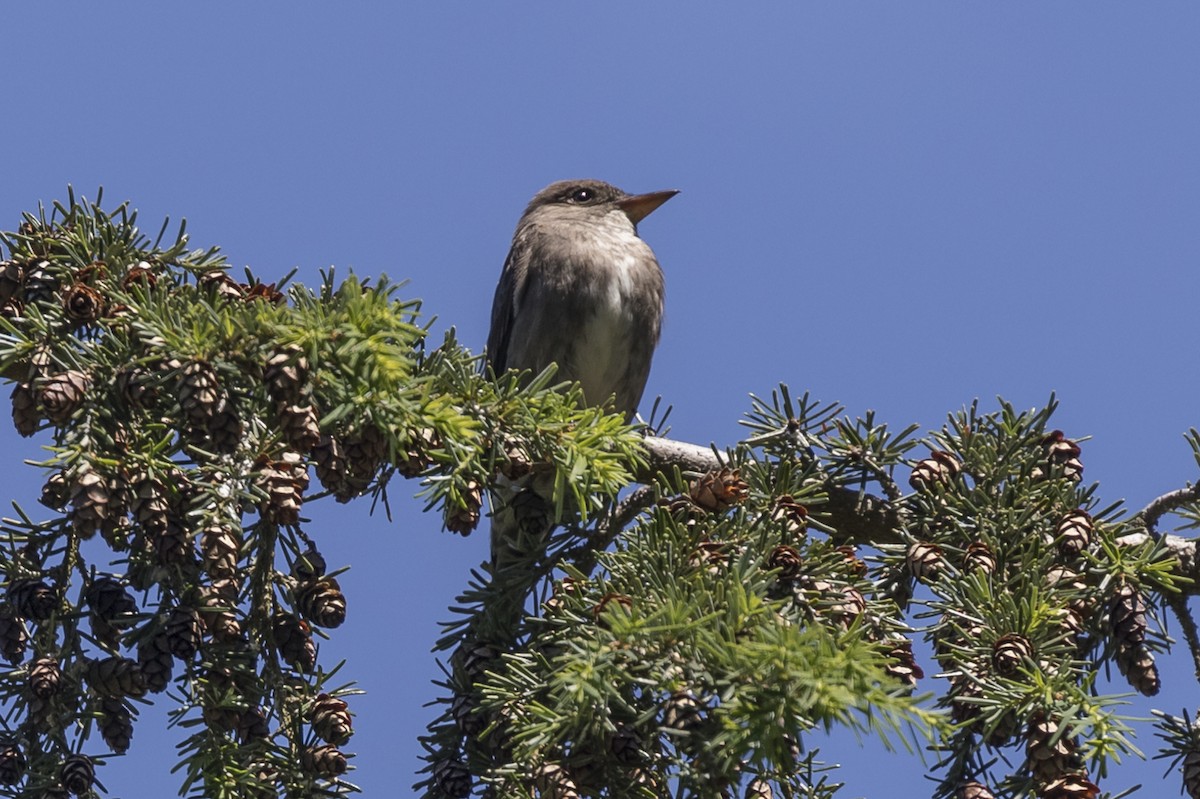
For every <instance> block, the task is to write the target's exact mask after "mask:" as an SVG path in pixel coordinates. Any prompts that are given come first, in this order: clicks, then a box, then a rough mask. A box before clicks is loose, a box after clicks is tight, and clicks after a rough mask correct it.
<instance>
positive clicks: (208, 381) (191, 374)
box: [178, 361, 222, 430]
mask: <svg viewBox="0 0 1200 799" xmlns="http://www.w3.org/2000/svg"><path fill="white" fill-rule="evenodd" d="M178 392H179V407H180V408H182V409H183V412H184V415H186V416H187V419H188V421H189V422H190V423H191V425H192V426H193V427H195V428H196V429H198V430H207V429H208V427H209V423H210V422H211V421H212V418H213V416H215V415H216V413H217V411H219V410H220V409H221V400H222V392H221V383H220V380H219V379H218V378H217V373H216V372H215V371H213V368H212V367H211V366H210V365H208V364H207V363H206V362H204V361H191V362H190V363H188V364H186V365H185V366H184V367H183V369H181V370H180V372H179V383H178Z"/></svg>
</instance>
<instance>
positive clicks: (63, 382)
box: [14, 370, 92, 424]
mask: <svg viewBox="0 0 1200 799" xmlns="http://www.w3.org/2000/svg"><path fill="white" fill-rule="evenodd" d="M91 384H92V381H91V378H90V377H88V374H87V372H81V371H78V370H73V371H70V372H62V373H61V374H57V375H52V376H50V377H45V378H42V379H41V380H40V381H39V382H38V387H37V388H38V400H39V401H40V402H41V406H42V411H43V412H44V413H45V414H46V418H47V419H49V420H50V421H52V422H54V423H55V424H66V423H67V422H68V421H70V419H71V416H72V415H73V414H74V413H75V411H77V410H78V409H79V406H81V405H82V404H83V399H84V397H85V396H87V391H88V388H89V387H90V386H91ZM14 408H15V406H14Z"/></svg>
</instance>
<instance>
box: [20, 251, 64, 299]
mask: <svg viewBox="0 0 1200 799" xmlns="http://www.w3.org/2000/svg"><path fill="white" fill-rule="evenodd" d="M56 291H58V280H57V279H56V278H55V277H54V275H53V273H52V271H51V268H50V262H49V261H37V262H35V263H33V264H32V265H28V266H27V267H26V270H25V302H47V301H49V300H53V299H54V293H55V292H56Z"/></svg>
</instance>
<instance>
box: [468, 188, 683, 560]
mask: <svg viewBox="0 0 1200 799" xmlns="http://www.w3.org/2000/svg"><path fill="white" fill-rule="evenodd" d="M676 193H677V192H674V191H661V192H653V193H651V194H639V195H630V194H626V193H625V192H623V191H621V190H620V189H618V188H616V187H615V186H611V185H609V184H607V183H604V182H601V181H598V180H568V181H561V182H559V183H553V184H551V185H550V186H547V187H546V188H544V189H542V190H541V191H540V192H538V193H537V194H536V195H535V196H534V198H533V200H531V201H530V203H529V206H528V207H527V208H526V209H525V213H524V214H523V215H522V216H521V219H520V221H519V222H518V223H517V230H516V233H514V234H513V241H512V248H511V249H510V250H509V253H508V259H507V260H506V261H505V262H504V271H503V272H502V273H501V275H500V283H499V285H498V286H497V287H496V295H495V298H494V299H493V301H492V328H491V332H490V334H489V335H488V344H487V358H488V363H489V364H490V365H491V367H492V369H493V371H494V372H495V373H496V374H501V373H503V372H504V371H505V370H507V369H522V370H524V369H527V370H530V371H531V372H532V373H533V374H538V373H540V372H541V371H542V370H544V369H545V368H546V367H548V366H549V365H550V364H552V363H553V364H557V365H558V371H557V372H556V373H555V380H558V381H578V382H579V384H580V385H581V386H582V387H583V394H584V400H585V401H586V402H587V403H588V404H589V405H600V404H601V403H605V402H608V401H610V400H611V401H612V409H613V410H616V411H619V412H621V413H624V414H625V416H626V418H632V417H633V414H634V411H635V410H636V409H637V405H638V402H639V400H641V398H642V391H643V390H644V389H645V388H646V378H647V377H649V375H650V361H651V359H652V358H653V356H654V348H655V347H656V346H657V345H658V336H659V332H660V330H661V328H662V316H663V275H662V270H661V269H660V268H659V266H658V260H657V259H656V258H655V257H654V252H653V251H652V250H651V249H650V246H649V245H648V244H646V242H644V241H642V240H641V238H639V237H638V234H637V223H638V222H640V221H641V220H642V219H644V218H645V217H646V216H647V215H648V214H649V213H650V212H651V211H653V210H654V209H655V208H657V207H658V206H660V205H662V204H663V203H664V202H666V201H667V200H669V199H670V198H671V197H673V196H675V194H676ZM539 477H542V478H547V477H548V478H550V479H551V482H552V477H553V476H552V475H545V474H539V473H537V472H535V473H534V474H531V475H527V476H526V477H525V478H523V479H522V480H521V481H519V482H515V483H512V484H510V485H507V486H505V487H503V488H502V490H498V491H497V493H496V494H495V498H494V500H493V517H492V564H493V567H494V568H496V569H500V568H502V567H503V564H502V563H501V560H500V556H501V555H502V554H504V553H507V552H514V553H516V552H524V553H528V552H533V551H535V549H536V548H537V547H538V546H540V542H541V541H542V539H543V537H544V535H545V534H546V532H548V530H549V527H550V526H551V524H552V519H551V516H552V513H551V509H550V506H549V502H548V501H547V500H548V497H549V495H550V493H551V492H550V488H551V486H549V485H540V484H539V482H538V478H539Z"/></svg>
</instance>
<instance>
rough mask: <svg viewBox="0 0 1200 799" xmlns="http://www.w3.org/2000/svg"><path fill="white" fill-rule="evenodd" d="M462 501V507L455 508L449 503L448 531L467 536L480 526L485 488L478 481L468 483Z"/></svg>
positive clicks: (447, 510)
mask: <svg viewBox="0 0 1200 799" xmlns="http://www.w3.org/2000/svg"><path fill="white" fill-rule="evenodd" d="M462 501H463V503H464V504H463V506H462V507H454V506H451V505H450V504H449V503H447V505H446V529H447V530H449V531H450V532H452V533H458V534H459V535H463V536H466V535H470V534H471V532H472V531H473V530H474V529H475V528H476V527H477V526H478V525H479V517H480V509H481V508H482V507H483V488H482V487H481V486H480V485H479V482H478V481H476V480H468V481H467V486H466V491H465V492H464V493H463V497H462Z"/></svg>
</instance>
